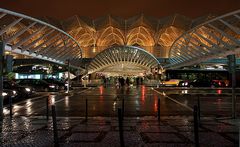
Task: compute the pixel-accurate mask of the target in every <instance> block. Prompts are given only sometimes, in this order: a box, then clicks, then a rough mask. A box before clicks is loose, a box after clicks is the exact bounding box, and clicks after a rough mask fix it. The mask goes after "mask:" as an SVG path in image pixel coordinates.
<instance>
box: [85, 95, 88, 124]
mask: <svg viewBox="0 0 240 147" xmlns="http://www.w3.org/2000/svg"><path fill="white" fill-rule="evenodd" d="M85 121H86V122H87V121H88V99H86V111H85Z"/></svg>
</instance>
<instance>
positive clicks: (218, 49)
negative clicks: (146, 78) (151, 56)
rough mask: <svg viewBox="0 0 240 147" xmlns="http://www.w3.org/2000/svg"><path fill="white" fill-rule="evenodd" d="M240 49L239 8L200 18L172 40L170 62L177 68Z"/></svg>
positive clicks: (229, 53) (169, 66)
mask: <svg viewBox="0 0 240 147" xmlns="http://www.w3.org/2000/svg"><path fill="white" fill-rule="evenodd" d="M239 53H240V10H237V11H234V12H231V13H228V14H225V15H223V16H220V17H216V18H214V19H212V20H209V21H206V22H203V23H202V24H200V25H197V26H196V27H194V28H193V29H191V30H189V31H187V32H185V33H184V34H183V35H181V36H180V37H179V38H178V39H177V40H175V42H174V43H173V45H172V47H171V49H170V52H169V57H170V63H171V64H170V65H167V66H166V67H167V68H179V67H182V66H189V65H193V64H197V63H200V62H203V61H207V60H209V59H214V58H219V57H220V58H221V57H226V56H227V55H231V54H239Z"/></svg>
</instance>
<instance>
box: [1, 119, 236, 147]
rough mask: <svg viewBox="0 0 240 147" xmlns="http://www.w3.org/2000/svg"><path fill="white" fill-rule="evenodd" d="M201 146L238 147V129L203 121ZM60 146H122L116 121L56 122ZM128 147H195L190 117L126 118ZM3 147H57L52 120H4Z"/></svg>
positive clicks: (69, 120)
mask: <svg viewBox="0 0 240 147" xmlns="http://www.w3.org/2000/svg"><path fill="white" fill-rule="evenodd" d="M201 121H202V123H201V124H202V125H201V126H200V129H199V130H200V131H199V136H200V139H199V140H200V146H203V147H208V146H209V147H212V146H213V147H215V146H216V147H225V146H228V147H232V146H238V128H237V127H235V126H233V125H231V124H228V123H226V122H222V121H219V120H216V119H212V118H202V119H201ZM57 124H58V137H59V143H60V146H66V147H68V146H70V147H71V146H73V147H76V146H81V147H91V146H94V147H106V146H120V143H119V128H118V120H117V118H116V117H90V118H89V119H88V121H87V122H86V121H85V120H84V118H80V117H78V118H68V117H61V118H58V119H57ZM123 129H124V144H125V146H146V147H148V146H149V147H154V146H180V147H181V146H182V147H188V146H190V147H192V146H194V136H193V121H192V118H191V117H180V116H174V117H161V122H160V123H159V122H158V121H157V118H156V117H129V118H124V127H123ZM0 131H1V136H0V139H1V140H0V141H1V146H16V147H21V146H23V147H25V146H34V147H37V146H46V147H48V146H54V143H53V127H52V120H51V119H50V120H48V121H47V120H45V119H44V117H28V118H27V117H16V118H13V119H9V118H5V119H4V120H3V121H2V122H1V130H0Z"/></svg>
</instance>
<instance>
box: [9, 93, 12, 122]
mask: <svg viewBox="0 0 240 147" xmlns="http://www.w3.org/2000/svg"><path fill="white" fill-rule="evenodd" d="M12 115H13V112H12V97H11V96H10V97H9V116H10V118H12Z"/></svg>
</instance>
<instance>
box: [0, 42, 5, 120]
mask: <svg viewBox="0 0 240 147" xmlns="http://www.w3.org/2000/svg"><path fill="white" fill-rule="evenodd" d="M4 48H5V45H4V43H3V42H1V41H0V119H1V120H2V119H3V96H2V93H3V60H4Z"/></svg>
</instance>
